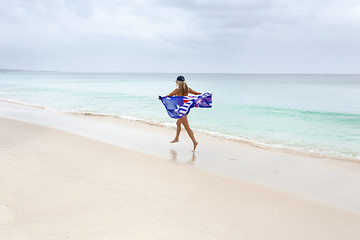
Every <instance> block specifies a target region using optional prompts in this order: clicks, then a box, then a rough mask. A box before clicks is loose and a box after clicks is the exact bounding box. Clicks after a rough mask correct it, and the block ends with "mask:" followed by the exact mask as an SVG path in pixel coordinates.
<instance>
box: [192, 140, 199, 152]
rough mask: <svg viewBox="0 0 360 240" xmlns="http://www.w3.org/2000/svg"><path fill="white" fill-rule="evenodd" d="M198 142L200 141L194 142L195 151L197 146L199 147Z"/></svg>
mask: <svg viewBox="0 0 360 240" xmlns="http://www.w3.org/2000/svg"><path fill="white" fill-rule="evenodd" d="M198 144H199V143H198V142H195V143H194V149H193V151H194V152H195V150H196V147H197V145H198Z"/></svg>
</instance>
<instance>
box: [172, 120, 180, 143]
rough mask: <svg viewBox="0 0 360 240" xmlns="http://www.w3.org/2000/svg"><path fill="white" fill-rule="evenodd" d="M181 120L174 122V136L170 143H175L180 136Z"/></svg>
mask: <svg viewBox="0 0 360 240" xmlns="http://www.w3.org/2000/svg"><path fill="white" fill-rule="evenodd" d="M181 122H182V121H181V118H180V119H178V120H177V122H176V136H175V139H174V140H172V141H171V143H175V142H178V141H179V136H180V132H181Z"/></svg>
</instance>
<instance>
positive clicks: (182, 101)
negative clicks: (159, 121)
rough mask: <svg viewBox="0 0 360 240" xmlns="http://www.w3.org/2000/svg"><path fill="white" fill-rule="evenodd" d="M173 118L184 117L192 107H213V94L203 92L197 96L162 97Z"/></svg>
mask: <svg viewBox="0 0 360 240" xmlns="http://www.w3.org/2000/svg"><path fill="white" fill-rule="evenodd" d="M160 99H161V102H162V103H163V104H164V106H165V108H166V111H167V113H168V114H169V116H170V117H171V118H182V117H184V116H185V115H186V114H188V113H189V112H190V108H193V107H196V108H197V107H199V108H211V105H212V95H211V94H210V93H203V94H200V95H195V96H184V97H178V96H174V97H164V98H163V97H160Z"/></svg>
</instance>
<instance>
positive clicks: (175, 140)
mask: <svg viewBox="0 0 360 240" xmlns="http://www.w3.org/2000/svg"><path fill="white" fill-rule="evenodd" d="M178 141H179V139H174V140H172V141H171V142H170V143H176V142H178Z"/></svg>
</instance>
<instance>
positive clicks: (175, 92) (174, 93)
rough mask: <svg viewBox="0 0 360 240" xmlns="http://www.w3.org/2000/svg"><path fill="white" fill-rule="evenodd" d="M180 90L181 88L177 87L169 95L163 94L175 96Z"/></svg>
mask: <svg viewBox="0 0 360 240" xmlns="http://www.w3.org/2000/svg"><path fill="white" fill-rule="evenodd" d="M178 92H179V89H175V90H174V91H172V92H171V93H169V94H168V95H166V96H163V98H165V97H172V96H175V95H176V94H177V93H178ZM159 100H160V98H159Z"/></svg>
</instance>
